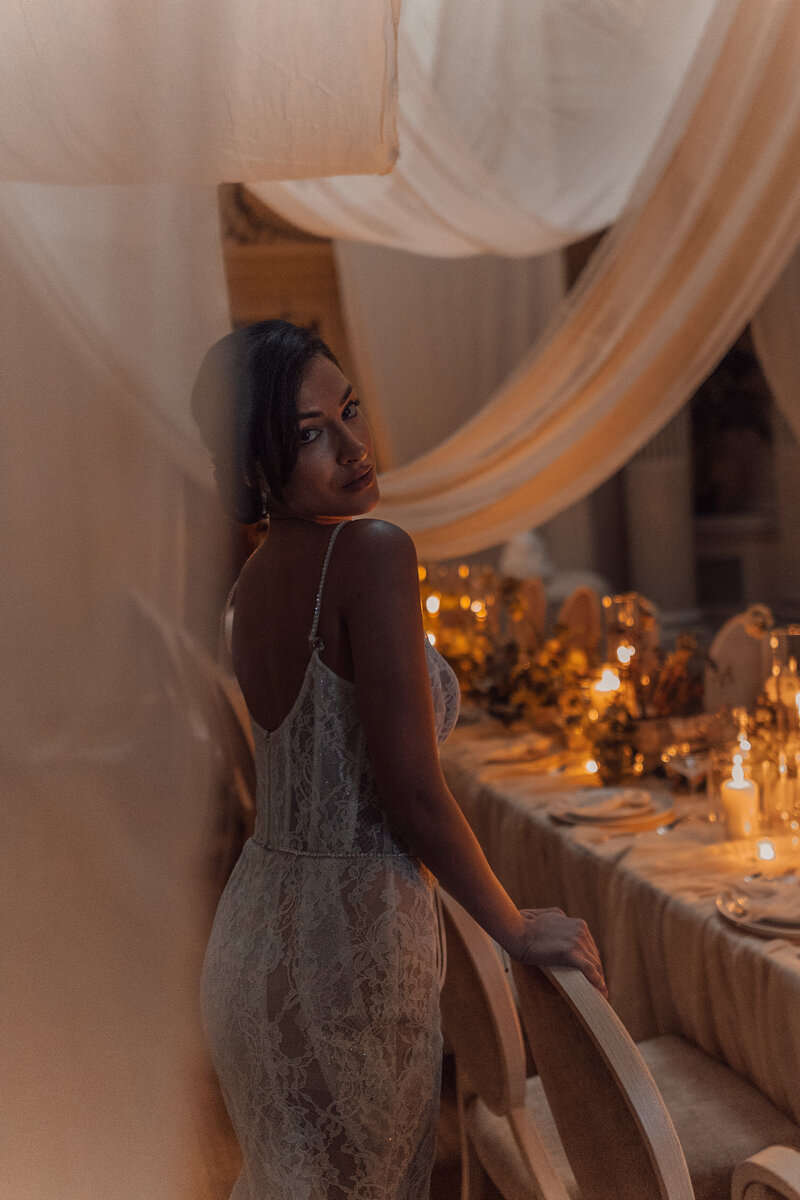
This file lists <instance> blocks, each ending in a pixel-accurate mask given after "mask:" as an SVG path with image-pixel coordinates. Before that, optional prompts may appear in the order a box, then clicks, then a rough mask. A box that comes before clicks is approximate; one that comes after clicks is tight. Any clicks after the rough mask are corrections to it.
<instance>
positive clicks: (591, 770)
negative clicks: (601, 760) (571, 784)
mask: <svg viewBox="0 0 800 1200" xmlns="http://www.w3.org/2000/svg"><path fill="white" fill-rule="evenodd" d="M585 766H586V774H587V775H596V774H597V772H598V771H599V770H600V768H599V766H598V765H597V763H596V762H595V761H594V759H593V758H590V759H589V760H588V762H587V763H586V764H585Z"/></svg>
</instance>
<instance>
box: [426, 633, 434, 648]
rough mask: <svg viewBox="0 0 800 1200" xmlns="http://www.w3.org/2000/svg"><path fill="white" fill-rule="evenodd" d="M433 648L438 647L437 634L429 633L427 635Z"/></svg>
mask: <svg viewBox="0 0 800 1200" xmlns="http://www.w3.org/2000/svg"><path fill="white" fill-rule="evenodd" d="M425 636H426V637H427V639H428V641H429V642H430V644H431V645H432V646H435V645H436V634H435V633H428V634H426V635H425Z"/></svg>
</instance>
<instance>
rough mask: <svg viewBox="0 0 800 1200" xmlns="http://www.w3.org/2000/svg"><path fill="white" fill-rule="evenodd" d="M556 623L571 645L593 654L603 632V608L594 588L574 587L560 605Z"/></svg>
mask: <svg viewBox="0 0 800 1200" xmlns="http://www.w3.org/2000/svg"><path fill="white" fill-rule="evenodd" d="M556 624H557V625H560V626H561V627H562V628H563V629H565V630H566V632H567V636H568V638H569V640H570V642H572V643H573V645H575V646H580V647H581V648H582V649H583V650H585V651H586V652H587V654H594V653H595V652H596V651H597V648H598V646H599V645H600V638H601V636H602V632H603V609H602V605H601V604H600V597H599V596H598V594H597V592H596V591H595V590H594V588H591V587H585V586H582V587H577V588H575V591H574V592H572V593H571V594H570V595H569V596H567V598H566V600H565V601H564V603H563V604H562V605H561V608H560V609H559V612H558V617H557V618H556Z"/></svg>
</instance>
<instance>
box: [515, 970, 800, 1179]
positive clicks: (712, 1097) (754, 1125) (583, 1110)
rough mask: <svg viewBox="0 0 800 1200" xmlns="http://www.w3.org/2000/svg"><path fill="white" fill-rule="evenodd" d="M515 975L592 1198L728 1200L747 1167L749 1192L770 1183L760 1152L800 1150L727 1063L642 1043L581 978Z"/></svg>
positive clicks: (793, 1159)
mask: <svg viewBox="0 0 800 1200" xmlns="http://www.w3.org/2000/svg"><path fill="white" fill-rule="evenodd" d="M512 971H513V976H514V980H515V982H516V988H517V995H518V1001H519V1005H520V1011H521V1014H522V1019H523V1022H524V1025H525V1029H526V1031H527V1033H528V1038H529V1040H530V1042H531V1046H532V1048H533V1053H534V1056H535V1058H536V1065H537V1067H538V1070H539V1074H540V1078H541V1081H542V1085H543V1088H544V1092H545V1094H546V1096H547V1100H548V1102H549V1105H550V1109H551V1112H552V1115H553V1118H554V1121H555V1124H556V1127H557V1129H558V1132H559V1135H560V1138H561V1142H562V1144H563V1147H564V1150H565V1152H566V1155H567V1157H568V1159H569V1162H570V1166H571V1168H572V1171H573V1173H574V1176H575V1179H576V1180H577V1184H578V1188H579V1193H578V1194H579V1195H580V1197H581V1200H609V1198H610V1197H614V1200H649V1198H651V1197H652V1198H653V1200H656V1198H658V1200H693V1198H694V1200H728V1198H729V1197H730V1196H731V1186H732V1178H733V1174H734V1168H735V1167H737V1164H742V1165H741V1166H740V1167H739V1175H738V1179H739V1180H740V1181H742V1186H743V1187H750V1188H751V1189H752V1187H753V1186H755V1185H756V1184H757V1183H759V1182H760V1181H759V1180H758V1178H757V1177H756V1172H757V1171H758V1170H759V1169H761V1168H760V1167H759V1158H758V1155H757V1154H756V1157H755V1158H754V1159H752V1160H751V1163H750V1164H749V1165H748V1164H746V1163H744V1162H743V1160H745V1159H747V1158H748V1156H749V1155H753V1154H754V1152H757V1151H762V1150H763V1149H764V1148H765V1147H770V1146H772V1143H775V1142H781V1143H786V1144H788V1145H790V1146H793V1147H796V1148H800V1129H798V1127H797V1126H796V1125H795V1124H794V1123H793V1122H791V1121H790V1120H789V1119H788V1118H787V1117H785V1116H784V1115H783V1114H782V1113H780V1112H778V1110H777V1109H776V1108H775V1107H774V1106H773V1105H772V1104H770V1102H769V1101H768V1100H767V1099H766V1098H765V1097H764V1096H763V1095H762V1094H761V1093H760V1092H758V1091H757V1090H756V1088H754V1087H752V1086H751V1085H750V1084H748V1083H746V1082H745V1081H744V1080H743V1079H742V1078H741V1077H740V1076H738V1075H737V1074H736V1073H735V1072H734V1071H732V1070H730V1069H729V1068H728V1067H726V1066H724V1065H723V1064H722V1063H719V1062H716V1061H714V1060H712V1059H710V1058H709V1057H708V1056H707V1055H706V1054H704V1053H703V1052H702V1051H700V1050H698V1049H696V1048H695V1047H693V1046H690V1045H689V1044H688V1043H687V1042H685V1041H683V1039H681V1038H678V1037H658V1038H654V1039H652V1040H651V1041H647V1042H642V1043H640V1044H639V1045H638V1046H636V1045H635V1044H634V1043H633V1041H632V1040H631V1038H630V1036H629V1035H628V1033H627V1031H626V1030H625V1028H624V1026H623V1025H622V1023H621V1021H620V1020H619V1018H618V1017H617V1016H616V1014H615V1013H614V1011H613V1009H612V1008H611V1006H610V1004H609V1003H608V1002H607V1001H606V1000H605V999H604V998H603V996H601V995H600V993H599V992H598V991H597V990H596V989H595V988H593V987H592V986H591V984H590V983H588V981H587V980H586V979H585V978H584V976H583V975H582V974H581V973H580V972H579V971H576V970H572V969H568V968H561V967H560V968H550V969H546V970H542V969H539V968H535V967H526V966H523V965H522V964H519V963H514V964H512ZM770 1153H772V1152H770ZM783 1156H785V1158H786V1161H788V1162H790V1163H797V1162H800V1156H798V1155H796V1154H793V1153H792V1151H790V1150H787V1149H785V1148H782V1157H781V1162H782V1163H784V1165H785V1162H784V1157H783ZM764 1169H766V1168H764ZM748 1171H750V1172H751V1174H750V1175H748V1174H747V1172H748ZM785 1174H786V1176H787V1178H788V1177H789V1170H787V1171H786V1172H785ZM771 1178H772V1179H773V1180H777V1179H778V1175H777V1174H776V1173H775V1172H773V1174H772V1176H771ZM748 1180H749V1181H750V1182H747V1181H748ZM735 1194H736V1193H734V1195H735ZM746 1194H747V1193H746V1191H740V1193H739V1195H740V1196H745V1195H746ZM777 1195H779V1196H783V1197H791V1196H792V1195H793V1192H792V1191H791V1190H783V1191H781V1190H778V1191H777ZM747 1200H751V1197H750V1196H748V1197H747ZM752 1200H755V1193H754V1194H753V1197H752Z"/></svg>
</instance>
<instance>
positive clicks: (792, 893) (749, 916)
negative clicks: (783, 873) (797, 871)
mask: <svg viewBox="0 0 800 1200" xmlns="http://www.w3.org/2000/svg"><path fill="white" fill-rule="evenodd" d="M736 899H737V900H740V901H741V903H742V905H743V906H745V908H746V911H745V912H744V913H743V914H742V915H743V917H744V919H745V920H747V921H765V922H766V923H768V924H770V925H787V926H800V880H798V879H797V878H796V877H794V876H790V877H789V878H786V879H777V880H774V881H772V882H770V881H769V880H767V879H765V880H763V881H756V880H754V881H753V882H752V883H751V882H748V883H745V884H742V885H741V886H739V887H737V889H736Z"/></svg>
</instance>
